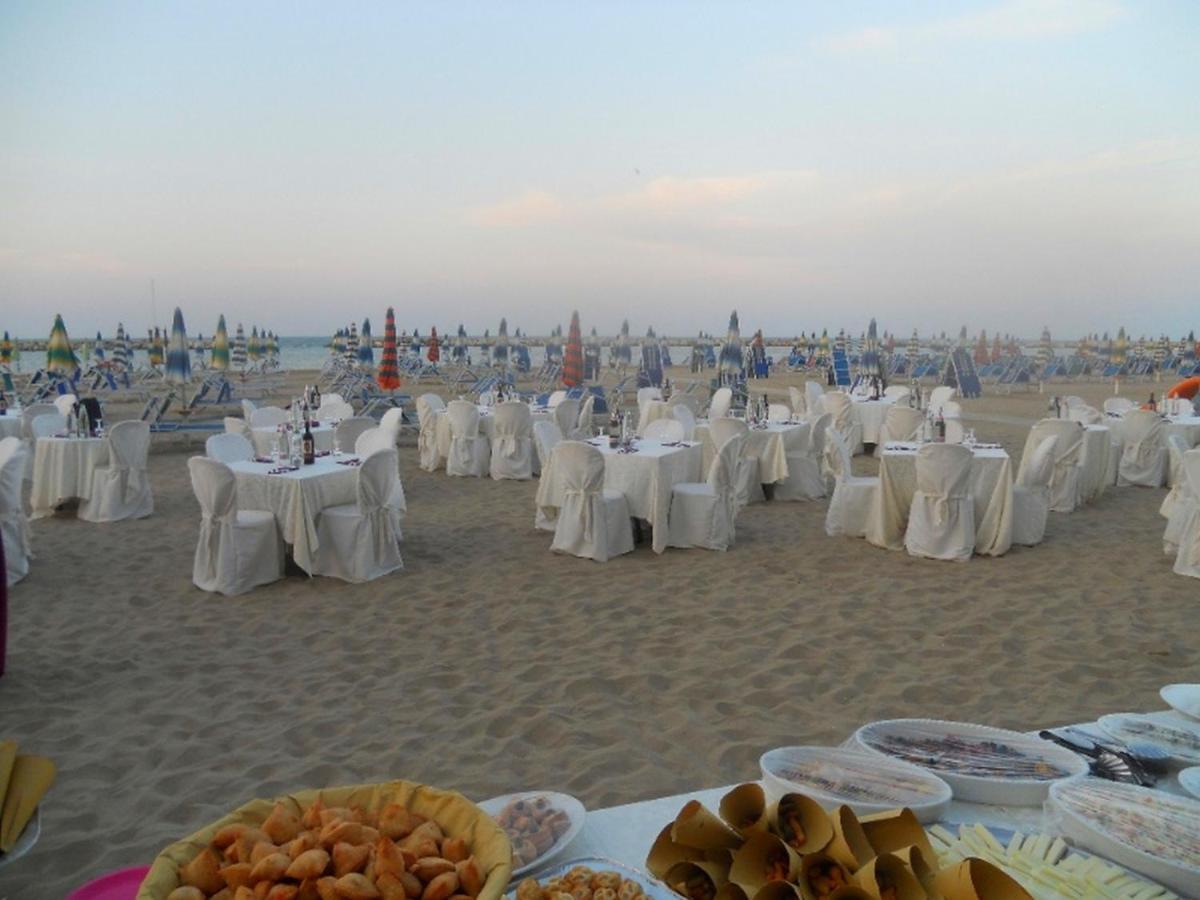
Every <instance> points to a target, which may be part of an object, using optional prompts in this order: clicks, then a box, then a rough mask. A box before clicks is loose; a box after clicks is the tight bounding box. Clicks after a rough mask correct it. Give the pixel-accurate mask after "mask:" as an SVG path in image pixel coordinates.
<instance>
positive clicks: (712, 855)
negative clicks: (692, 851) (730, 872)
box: [703, 847, 733, 869]
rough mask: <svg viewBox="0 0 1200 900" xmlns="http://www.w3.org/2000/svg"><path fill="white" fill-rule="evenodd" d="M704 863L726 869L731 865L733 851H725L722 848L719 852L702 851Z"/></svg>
mask: <svg viewBox="0 0 1200 900" xmlns="http://www.w3.org/2000/svg"><path fill="white" fill-rule="evenodd" d="M703 854H704V861H705V862H710V863H713V864H714V865H718V866H720V867H721V868H722V869H728V868H729V867H730V866H732V865H733V851H732V850H726V849H725V848H724V847H722V848H720V849H719V850H705V851H703Z"/></svg>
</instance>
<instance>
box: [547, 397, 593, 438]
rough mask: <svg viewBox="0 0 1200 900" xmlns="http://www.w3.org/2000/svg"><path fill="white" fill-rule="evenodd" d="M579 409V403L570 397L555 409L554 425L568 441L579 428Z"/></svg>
mask: <svg viewBox="0 0 1200 900" xmlns="http://www.w3.org/2000/svg"><path fill="white" fill-rule="evenodd" d="M579 407H580V403H579V401H578V400H574V399H572V398H570V397H568V398H567V399H566V400H563V401H562V402H561V403H559V404H558V406H556V407H554V424H555V425H557V426H558V430H559V431H561V432H562V433H563V437H564V438H567V439H568V440H569V439H570V437H571V435H573V434H574V433H575V429H576V428H578V427H579ZM589 436H590V435H589Z"/></svg>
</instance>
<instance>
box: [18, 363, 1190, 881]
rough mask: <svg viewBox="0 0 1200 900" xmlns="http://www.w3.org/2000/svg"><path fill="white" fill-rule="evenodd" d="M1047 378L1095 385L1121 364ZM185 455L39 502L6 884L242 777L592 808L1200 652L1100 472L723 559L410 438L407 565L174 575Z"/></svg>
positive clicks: (1181, 674) (1158, 528)
mask: <svg viewBox="0 0 1200 900" xmlns="http://www.w3.org/2000/svg"><path fill="white" fill-rule="evenodd" d="M678 376H679V377H685V376H684V373H682V372H680V373H678ZM294 378H295V380H296V381H303V380H305V376H303V374H301V373H298V374H296V375H295V376H294ZM802 380H803V379H802V378H801V377H800V376H795V375H790V376H783V375H781V376H776V377H775V378H773V379H772V380H771V381H770V382H768V383H766V387H767V388H768V389H769V390H771V391H772V392H777V393H779V394H780V396H783V394H784V388H785V386H786V385H787V384H789V383H793V384H799V383H800V382H801V381H802ZM763 386H764V384H763V383H762V382H755V383H752V389H753V390H755V391H756V392H760V391H761V390H762V388H763ZM408 389H409V390H411V391H412V392H413V393H414V394H416V393H418V392H420V391H421V390H422V389H421V388H420V387H417V386H409V388H408ZM989 390H993V391H994V390H995V389H990V388H989ZM1052 390H1053V391H1054V392H1057V393H1078V394H1081V395H1083V396H1084V397H1086V398H1087V399H1088V400H1089V401H1090V402H1093V403H1095V404H1097V405H1099V403H1100V402H1101V401H1102V399H1103V398H1104V397H1105V396H1108V395H1111V393H1112V386H1111V384H1110V383H1091V384H1084V385H1070V386H1069V385H1055V386H1054V387H1053V389H1052ZM1150 390H1161V386H1159V385H1151V384H1149V383H1147V384H1136V385H1132V386H1130V387H1129V389H1128V391H1127V395H1128V396H1131V397H1134V398H1135V399H1138V400H1142V399H1144V397H1145V395H1146V394H1148V393H1149V391H1150ZM1049 392H1050V389H1048V390H1047V394H1044V395H1042V394H1038V393H1037V392H1036V390H1026V389H1020V390H1018V391H1015V392H1014V393H1012V394H1008V395H1005V394H997V393H990V394H985V396H984V398H982V399H979V400H968V401H965V402H964V408H965V412H966V415H967V417H968V418H969V421H968V424H969V425H971V426H972V427H974V428H975V430H976V432H977V433H978V435H979V437H980V438H981V439H984V440H994V441H999V442H1001V443H1002V444H1003V445H1004V446H1005V447H1006V449H1007V450H1008V451H1009V453H1010V454H1012V456H1013V458H1014V466H1015V462H1016V460H1017V459H1018V458H1019V454H1020V452H1021V448H1022V446H1023V443H1024V439H1025V435H1026V433H1027V431H1028V427H1029V425H1030V424H1032V423H1033V422H1034V421H1036V420H1037V419H1038V418H1040V417H1041V416H1042V415H1043V414H1044V411H1045V408H1046V403H1047V401H1048V400H1049ZM196 452H202V449H201V448H200V447H199V445H198V444H197V445H196V446H193V447H191V448H188V447H184V446H180V445H179V444H178V442H172V441H165V440H164V441H159V442H157V445H156V448H155V452H153V453H152V455H151V458H150V474H151V478H152V481H153V486H154V493H155V513H154V515H153V516H152V517H150V518H148V519H143V520H140V521H131V522H123V523H119V524H114V525H92V524H88V523H85V522H81V521H77V520H76V519H75V517H74V514H73V513H70V512H68V513H61V514H59V515H56V516H54V517H53V518H50V519H44V520H39V521H37V522H35V523H33V525H32V532H33V548H34V552H35V553H36V559H35V560H34V562H33V568H32V571H31V573H30V575H29V577H28V578H27V579H26V580H25V581H23V582H22V583H21V584H19V585H17V586H16V587H15V588H14V589H12V591H11V592H10V598H9V647H8V671H7V673H6V675H5V677H4V678H2V679H0V722H2V726H0V734H2V735H3V736H5V737H11V738H15V739H17V740H18V741H19V742H20V745H21V747H22V750H23V751H24V752H31V753H38V754H42V755H46V756H49V757H51V758H52V759H53V760H54V761H55V762H56V763H57V764H58V767H59V776H58V781H57V783H56V784H55V786H54V788H53V789H52V791H51V793H50V795H49V796H48V797H47V799H46V801H45V803H44V809H43V820H42V825H43V834H42V838H41V840H40V842H39V843H38V845H37V847H36V848H35V849H34V850H33V852H32V853H31V854H30V855H29V856H28V857H27V858H25V859H24V860H22V861H20V862H19V863H17V864H15V865H13V866H12V867H10V868H8V869H6V870H4V871H0V897H7V898H19V897H20V898H24V897H30V898H40V897H61V896H63V895H64V894H65V893H66V892H68V891H69V890H70V889H71V888H73V887H75V886H77V885H79V884H80V883H82V882H85V881H87V880H88V879H90V878H93V877H95V876H96V875H98V874H101V873H103V872H105V871H108V870H111V869H114V868H118V867H123V866H130V865H138V864H145V863H149V862H150V861H151V860H152V859H153V857H154V855H155V854H156V853H157V851H158V850H159V849H160V848H161V847H162V846H163V845H165V844H166V843H168V842H170V841H172V840H174V839H177V838H178V837H180V836H183V835H185V834H188V833H190V832H191V831H193V830H195V829H196V828H198V827H200V826H202V825H204V824H205V823H207V822H208V821H210V820H212V819H215V818H217V817H219V816H220V815H222V814H223V813H224V812H226V811H227V810H229V809H231V808H233V807H235V806H237V805H239V804H240V803H242V802H243V801H245V800H247V799H250V798H252V797H256V796H271V795H274V794H277V793H280V792H284V791H289V790H293V789H299V788H305V787H317V786H326V785H338V784H345V783H354V782H361V781H374V780H384V779H389V778H408V779H414V780H418V781H426V782H429V783H431V784H435V785H438V786H441V787H447V788H456V789H459V790H461V791H463V792H464V793H466V794H467V795H468V796H469V797H471V798H473V799H478V800H482V799H485V798H487V797H490V796H492V795H495V794H499V793H503V792H507V791H511V790H517V789H521V788H546V789H558V790H563V791H567V792H570V793H573V794H575V795H577V796H578V797H579V798H580V799H582V800H583V801H584V802H585V804H587V805H588V806H589V807H601V806H608V805H612V804H615V803H621V802H627V801H632V800H636V799H642V798H648V797H652V796H657V795H662V794H667V793H672V792H676V791H682V790H687V789H695V788H700V787H706V786H715V785H719V784H723V783H730V782H734V781H737V780H742V779H752V778H755V777H757V776H758V765H757V760H758V757H759V755H760V754H761V753H762V752H763V751H765V750H768V749H770V748H772V747H776V746H780V745H783V744H791V743H831V742H832V743H838V742H841V741H842V740H843V739H845V738H846V737H847V736H848V735H849V734H850V732H851V731H852V730H853V729H854V728H855V727H857V726H858V725H860V724H862V723H864V722H868V721H871V720H873V719H878V718H883V717H892V716H908V715H913V716H930V717H945V718H954V719H965V720H970V721H978V722H985V723H991V724H995V725H1000V726H1006V727H1013V728H1020V729H1031V728H1035V727H1038V726H1042V725H1048V724H1055V723H1063V722H1072V721H1079V720H1083V719H1090V718H1094V717H1095V716H1097V715H1100V714H1102V713H1105V712H1111V711H1127V710H1142V709H1157V708H1161V707H1162V703H1161V701H1160V700H1159V698H1158V693H1157V692H1158V689H1159V687H1160V686H1161V685H1163V684H1166V683H1168V682H1172V681H1180V680H1194V677H1195V673H1196V671H1197V668H1198V666H1200V646H1197V644H1196V642H1195V640H1194V638H1193V630H1194V625H1195V619H1196V597H1197V592H1196V585H1195V583H1194V582H1193V581H1191V580H1190V579H1187V578H1182V577H1180V576H1177V575H1174V574H1172V572H1171V564H1170V560H1169V559H1168V558H1167V557H1166V556H1164V555H1163V553H1162V549H1161V535H1162V530H1163V524H1164V520H1163V519H1161V518H1160V517H1159V515H1158V506H1159V504H1160V503H1161V501H1162V498H1163V496H1164V491H1163V490H1152V489H1141V488H1121V489H1115V488H1110V489H1109V490H1108V491H1107V493H1106V494H1105V495H1104V496H1103V498H1102V499H1101V500H1100V501H1099V502H1097V503H1095V504H1093V505H1090V506H1087V507H1084V508H1082V509H1081V510H1079V511H1077V512H1076V513H1074V514H1071V515H1058V514H1051V518H1050V523H1049V526H1048V529H1047V534H1046V541H1045V543H1044V544H1042V545H1041V546H1038V547H1035V548H1014V549H1013V550H1012V551H1011V552H1009V553H1008V554H1007V555H1006V556H1003V557H1000V558H995V559H993V558H986V557H975V558H974V559H972V560H971V561H970V562H969V563H965V564H955V563H942V562H933V561H924V560H917V559H913V558H910V557H908V556H907V555H906V554H903V553H893V552H888V551H886V550H881V549H878V548H876V547H873V546H871V545H869V544H867V543H866V542H865V541H862V540H854V539H834V538H829V537H827V536H826V535H825V533H824V529H823V526H824V516H825V510H826V506H827V503H826V502H825V501H818V502H812V503H767V504H761V505H755V506H752V507H750V508H748V509H746V510H745V511H744V512H743V513H742V514H741V516H740V517H739V518H738V521H737V545H736V547H735V548H734V549H733V550H732V551H730V552H728V553H724V554H722V553H711V552H705V551H699V550H693V551H679V550H674V551H668V552H667V553H665V554H663V555H661V556H656V555H655V554H654V553H653V552H652V551H651V549H650V547H649V545H648V544H645V545H642V546H639V547H638V549H637V550H636V552H634V553H633V554H630V555H628V556H623V557H619V558H617V559H614V560H613V561H612V562H610V563H608V564H606V565H599V564H595V563H592V562H589V561H585V560H580V559H575V558H569V557H562V556H557V555H553V554H551V553H550V552H549V545H550V536H549V535H548V534H546V533H544V532H539V531H535V530H534V528H533V513H534V495H535V492H536V490H537V482H536V481H529V482H513V481H503V482H494V481H491V480H487V479H483V480H474V479H463V478H458V479H454V478H448V477H446V475H445V474H444V473H437V474H429V473H426V472H422V471H421V470H420V469H419V468H418V466H417V455H416V449H415V445H414V441H413V440H411V439H408V440H407V441H406V444H405V446H403V447H402V449H401V466H402V473H403V480H404V487H405V491H406V492H407V496H408V507H409V512H408V518H407V520H406V522H405V525H404V534H405V540H404V544H403V548H402V550H403V554H404V559H405V566H406V568H405V569H404V571H403V572H401V573H397V574H395V575H393V576H389V577H386V578H383V579H380V580H378V581H375V582H373V583H370V584H366V585H349V584H343V583H341V582H338V581H334V580H331V579H325V578H316V579H309V578H306V577H304V576H303V575H302V574H297V573H293V574H291V575H289V576H288V577H287V578H285V579H283V580H282V581H279V582H277V583H275V584H272V585H269V586H267V587H264V588H261V589H258V590H256V591H254V592H253V593H251V594H248V595H246V596H242V597H237V598H225V597H222V596H219V595H214V594H207V593H204V592H202V591H200V590H198V589H196V588H194V587H193V586H192V584H191V577H190V576H191V566H192V554H193V551H194V548H195V540H196V534H197V527H198V522H199V508H198V506H197V504H196V502H195V500H194V498H193V496H192V492H191V487H190V484H189V481H188V476H187V466H186V460H187V457H188V456H189V455H190V454H192V453H196ZM875 466H876V463H875V462H874V461H873V460H871V459H869V458H865V457H860V458H858V459H856V460H855V468H856V471H858V472H860V473H863V474H866V473H870V472H873V471H874V470H875Z"/></svg>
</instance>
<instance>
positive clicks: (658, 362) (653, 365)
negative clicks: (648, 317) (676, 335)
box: [642, 328, 663, 387]
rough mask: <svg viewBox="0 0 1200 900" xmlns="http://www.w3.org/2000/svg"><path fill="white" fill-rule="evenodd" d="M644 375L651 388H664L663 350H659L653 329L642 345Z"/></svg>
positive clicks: (648, 332)
mask: <svg viewBox="0 0 1200 900" xmlns="http://www.w3.org/2000/svg"><path fill="white" fill-rule="evenodd" d="M642 373H643V374H644V375H645V378H646V381H647V382H648V383H649V385H650V386H652V387H661V386H662V375H663V366H662V350H660V349H659V346H658V338H657V337H656V336H655V334H654V329H653V328H651V329H649V330H648V331H647V332H646V343H644V344H642Z"/></svg>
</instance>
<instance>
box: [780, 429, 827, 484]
mask: <svg viewBox="0 0 1200 900" xmlns="http://www.w3.org/2000/svg"><path fill="white" fill-rule="evenodd" d="M815 427H816V423H815V422H813V423H809V422H806V423H804V424H803V425H798V426H796V427H795V428H789V429H788V430H787V431H785V432H784V433H783V452H784V455H785V457H786V459H787V469H788V476H787V478H785V479H784V480H783V481H777V482H775V499H776V500H816V499H818V498H819V497H824V496H825V494H826V486H825V476H823V475H822V474H821V457H820V455H819V454H818V452H817V448H816V446H815V445H814V444H813V430H814V428H815Z"/></svg>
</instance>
